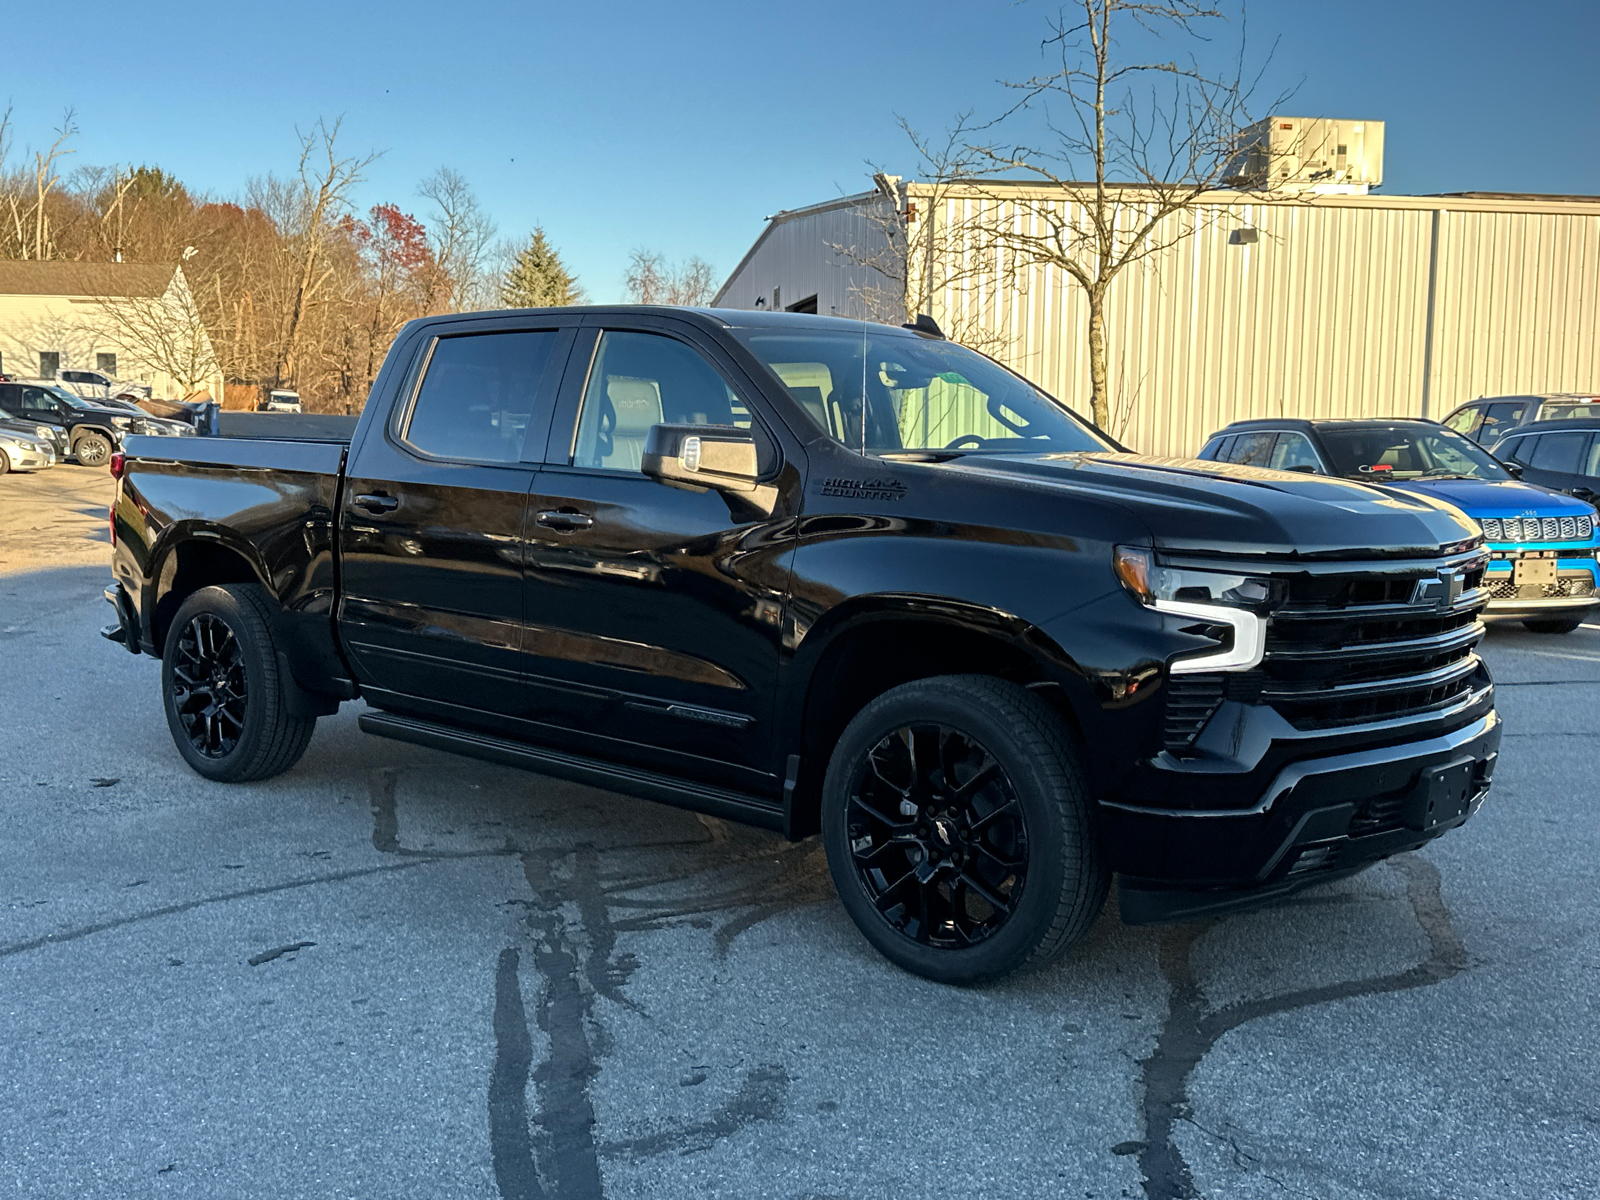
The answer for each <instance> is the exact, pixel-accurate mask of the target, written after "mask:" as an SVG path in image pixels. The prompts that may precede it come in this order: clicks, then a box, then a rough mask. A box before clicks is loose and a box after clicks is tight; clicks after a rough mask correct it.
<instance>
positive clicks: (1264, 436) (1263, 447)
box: [1228, 432, 1278, 467]
mask: <svg viewBox="0 0 1600 1200" xmlns="http://www.w3.org/2000/svg"><path fill="white" fill-rule="evenodd" d="M1277 438H1278V435H1277V434H1276V433H1272V432H1268V433H1241V434H1240V435H1239V436H1238V438H1237V440H1235V441H1234V443H1233V446H1232V447H1231V448H1230V449H1229V451H1228V461H1229V462H1236V463H1238V464H1239V465H1240V466H1244V467H1264V466H1267V465H1268V464H1269V463H1270V462H1271V461H1272V443H1273V442H1275V441H1276V440H1277Z"/></svg>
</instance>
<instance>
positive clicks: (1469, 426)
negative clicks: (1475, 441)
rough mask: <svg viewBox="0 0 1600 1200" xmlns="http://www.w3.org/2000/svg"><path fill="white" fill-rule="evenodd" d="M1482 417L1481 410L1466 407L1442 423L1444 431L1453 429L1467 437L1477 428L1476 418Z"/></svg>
mask: <svg viewBox="0 0 1600 1200" xmlns="http://www.w3.org/2000/svg"><path fill="white" fill-rule="evenodd" d="M1481 415H1483V409H1481V408H1472V407H1470V406H1469V407H1467V408H1463V409H1462V410H1461V411H1460V412H1456V413H1452V414H1451V415H1450V416H1449V418H1448V419H1446V421H1445V423H1444V427H1445V428H1446V429H1454V430H1455V431H1456V432H1457V433H1465V434H1468V435H1469V436H1470V435H1471V433H1472V431H1473V430H1474V429H1476V428H1477V427H1478V418H1479V417H1480V416H1481Z"/></svg>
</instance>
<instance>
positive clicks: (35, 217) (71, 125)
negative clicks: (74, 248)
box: [0, 108, 78, 259]
mask: <svg viewBox="0 0 1600 1200" xmlns="http://www.w3.org/2000/svg"><path fill="white" fill-rule="evenodd" d="M75 118H76V113H75V110H73V109H71V108H69V109H67V110H66V112H65V113H64V114H63V115H62V118H61V124H60V125H59V126H57V127H56V129H55V135H56V136H55V141H53V142H52V143H51V144H50V146H49V148H48V149H45V150H36V151H35V152H34V154H33V166H32V168H31V169H29V168H24V169H22V170H20V171H14V172H7V171H6V170H5V159H6V155H7V152H8V151H9V149H10V126H11V109H10V108H7V109H6V111H5V115H4V116H3V117H0V193H3V195H4V200H5V205H6V210H7V213H6V215H7V217H8V218H9V220H8V221H7V226H8V227H7V229H6V230H5V234H4V236H3V237H0V245H4V246H5V247H6V249H7V250H8V251H9V253H10V256H13V257H16V258H32V259H42V258H52V257H54V253H53V252H54V249H55V243H54V240H53V238H52V232H53V230H52V223H51V220H50V201H51V196H52V193H53V192H54V191H55V190H56V186H57V185H58V184H59V183H60V182H61V175H60V172H59V171H57V169H56V160H57V159H59V158H61V157H62V156H64V155H67V154H72V153H74V151H73V150H70V149H68V148H67V143H68V142H69V141H71V140H72V139H73V138H74V137H75V136H76V135H77V132H78V126H77V124H76V123H75Z"/></svg>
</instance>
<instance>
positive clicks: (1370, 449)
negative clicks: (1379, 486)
mask: <svg viewBox="0 0 1600 1200" xmlns="http://www.w3.org/2000/svg"><path fill="white" fill-rule="evenodd" d="M1321 434H1322V444H1323V446H1325V447H1326V448H1327V451H1328V455H1329V457H1330V459H1331V460H1332V462H1331V463H1330V466H1331V467H1332V469H1333V472H1334V474H1336V475H1343V476H1344V477H1345V478H1347V479H1361V480H1365V481H1366V482H1368V483H1382V482H1384V480H1386V479H1422V478H1427V477H1431V478H1435V479H1440V478H1448V477H1450V476H1456V477H1458V478H1463V479H1509V478H1510V476H1509V475H1508V474H1507V473H1506V469H1505V468H1504V467H1502V466H1501V465H1500V464H1499V463H1498V462H1496V461H1495V460H1494V459H1493V458H1491V457H1490V455H1489V452H1488V451H1487V450H1485V449H1484V448H1483V447H1481V446H1479V445H1477V444H1476V443H1475V442H1471V441H1469V440H1468V439H1466V438H1464V437H1462V436H1461V435H1460V434H1459V433H1453V432H1451V431H1450V430H1448V429H1445V428H1444V427H1443V426H1439V425H1390V426H1379V427H1365V428H1356V429H1324V430H1322V431H1321Z"/></svg>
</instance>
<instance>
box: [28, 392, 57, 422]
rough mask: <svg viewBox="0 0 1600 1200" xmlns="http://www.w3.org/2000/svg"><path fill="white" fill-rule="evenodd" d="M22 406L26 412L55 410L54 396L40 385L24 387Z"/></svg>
mask: <svg viewBox="0 0 1600 1200" xmlns="http://www.w3.org/2000/svg"><path fill="white" fill-rule="evenodd" d="M22 407H23V409H24V410H26V411H28V412H36V413H49V414H51V415H52V416H54V415H55V412H56V398H55V396H54V394H52V393H51V392H47V391H45V389H44V388H40V387H25V388H23V389H22Z"/></svg>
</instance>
